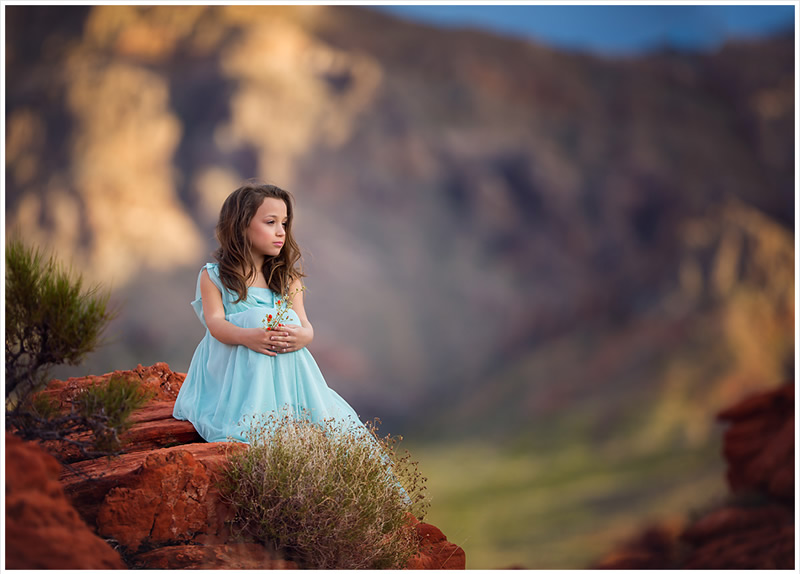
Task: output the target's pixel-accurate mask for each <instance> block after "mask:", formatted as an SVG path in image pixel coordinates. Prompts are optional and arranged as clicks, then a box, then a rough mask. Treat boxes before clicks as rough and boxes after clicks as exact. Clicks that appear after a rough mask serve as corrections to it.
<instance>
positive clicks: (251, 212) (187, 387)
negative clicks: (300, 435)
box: [173, 183, 361, 442]
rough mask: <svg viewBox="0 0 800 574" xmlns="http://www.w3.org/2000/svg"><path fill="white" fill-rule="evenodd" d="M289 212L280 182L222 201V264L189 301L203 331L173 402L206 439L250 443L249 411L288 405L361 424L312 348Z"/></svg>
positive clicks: (201, 280) (206, 271)
mask: <svg viewBox="0 0 800 574" xmlns="http://www.w3.org/2000/svg"><path fill="white" fill-rule="evenodd" d="M292 219H293V212H292V199H291V196H290V195H289V193H288V192H286V191H284V190H282V189H280V188H278V187H275V186H274V185H258V184H251V183H248V184H245V185H244V186H242V187H240V188H239V189H237V190H236V191H234V192H233V193H232V194H231V195H230V196H228V198H227V199H226V200H225V203H224V204H223V205H222V210H221V211H220V216H219V222H218V223H217V228H216V235H217V240H218V241H219V243H220V246H219V249H217V250H216V252H215V253H214V257H215V258H216V260H217V262H216V263H207V264H206V265H205V267H204V268H203V269H202V270H201V271H200V275H199V276H198V278H197V289H196V294H195V300H194V301H193V302H192V307H194V310H195V312H196V313H197V316H198V317H199V318H200V321H201V322H202V323H203V325H205V326H206V328H207V330H206V334H205V337H204V338H203V340H202V341H200V344H199V345H198V347H197V350H196V351H195V353H194V356H193V357H192V362H191V364H190V366H189V372H188V373H187V375H186V380H185V381H184V383H183V386H182V387H181V390H180V392H179V393H178V398H177V400H176V401H175V408H174V410H173V416H174V417H175V418H177V419H180V420H188V421H190V422H191V423H192V424H193V425H194V427H195V429H197V432H198V433H199V434H200V436H202V437H203V438H204V439H205V440H206V441H208V442H219V441H230V440H235V441H242V442H247V437H246V432H247V428H246V427H245V426H243V425H242V424H241V423H242V422H243V420H244V419H245V418H250V416H251V415H253V416H259V415H263V414H265V413H267V414H269V413H279V412H283V411H284V410H285V409H289V410H290V411H292V412H293V413H294V414H295V415H296V416H298V417H299V416H308V415H309V414H310V416H311V419H312V420H314V421H321V420H322V419H327V418H335V419H337V420H345V421H347V420H349V421H350V422H351V423H352V424H354V425H359V426H360V425H361V423H360V421H359V419H358V415H357V414H356V413H355V411H354V410H353V409H352V408H351V407H350V405H348V404H347V402H345V400H344V399H342V398H341V397H340V396H339V395H338V394H336V392H334V391H333V390H332V389H330V388H329V387H328V385H327V384H326V383H325V379H324V378H323V376H322V373H321V372H320V370H319V368H318V367H317V363H316V362H315V361H314V358H313V357H312V356H311V353H309V352H308V349H306V345H308V344H309V343H310V342H311V341H312V339H313V338H314V328H313V327H312V326H311V323H310V322H309V320H308V317H306V312H305V309H304V308H303V293H302V284H301V282H300V279H301V278H302V277H303V276H304V274H303V273H302V272H301V271H300V270H299V269H298V267H297V264H298V261H299V259H300V251H299V248H298V246H297V244H296V243H295V241H294V238H293V237H292ZM289 305H291V307H292V308H291V309H289V311H288V313H287V315H286V319H285V320H283V321H282V322H281V326H276V327H275V328H273V330H267V329H265V326H264V320H265V317H268V316H269V315H273V316H277V311H278V309H279V308H280V307H281V306H283V307H284V308H285V307H287V306H289Z"/></svg>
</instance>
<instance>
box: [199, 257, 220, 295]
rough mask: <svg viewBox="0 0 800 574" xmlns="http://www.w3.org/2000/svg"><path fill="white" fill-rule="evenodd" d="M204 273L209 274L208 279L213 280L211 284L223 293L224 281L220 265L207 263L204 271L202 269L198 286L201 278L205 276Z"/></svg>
mask: <svg viewBox="0 0 800 574" xmlns="http://www.w3.org/2000/svg"><path fill="white" fill-rule="evenodd" d="M203 271H206V272H208V278H209V279H211V282H212V283H214V285H216V286H217V288H218V289H219V290H220V291H221V290H222V280H221V279H220V277H219V263H206V264H205V265H203V267H202V269H200V274H199V275H198V277H197V284H198V285H199V284H200V278H201V277H202V276H203Z"/></svg>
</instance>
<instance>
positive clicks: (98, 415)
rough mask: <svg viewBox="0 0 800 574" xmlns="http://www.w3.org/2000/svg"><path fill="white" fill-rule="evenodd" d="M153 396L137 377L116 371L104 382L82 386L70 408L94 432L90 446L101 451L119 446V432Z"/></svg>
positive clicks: (116, 449) (115, 450)
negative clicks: (118, 373) (131, 378)
mask: <svg viewBox="0 0 800 574" xmlns="http://www.w3.org/2000/svg"><path fill="white" fill-rule="evenodd" d="M152 397H153V393H152V392H150V391H148V390H147V389H145V388H143V387H142V386H141V385H140V384H139V382H138V381H135V380H130V379H126V378H125V377H121V376H118V375H115V376H112V377H111V378H110V379H109V381H108V382H107V383H106V384H103V385H94V386H91V387H88V388H86V389H84V390H82V391H81V392H80V393H78V395H77V396H76V397H75V398H74V399H73V403H72V404H73V409H74V410H75V411H76V412H77V414H78V415H79V416H81V417H83V419H84V420H86V421H93V422H92V423H91V424H90V426H91V430H92V433H93V435H94V445H93V447H94V448H95V449H97V450H99V451H103V452H117V451H119V450H121V449H122V443H121V441H120V439H119V435H120V434H122V433H123V432H125V431H126V430H128V429H129V428H130V426H131V422H130V415H131V414H132V413H133V412H134V411H136V410H137V409H139V408H141V407H142V406H144V404H145V403H146V402H147V401H149V400H150V399H151V398H152Z"/></svg>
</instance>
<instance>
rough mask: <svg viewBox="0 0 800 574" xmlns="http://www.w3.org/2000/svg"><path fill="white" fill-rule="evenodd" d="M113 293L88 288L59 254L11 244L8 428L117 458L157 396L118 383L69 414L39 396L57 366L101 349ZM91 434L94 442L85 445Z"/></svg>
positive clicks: (95, 391)
mask: <svg viewBox="0 0 800 574" xmlns="http://www.w3.org/2000/svg"><path fill="white" fill-rule="evenodd" d="M108 299H109V293H108V292H103V293H101V292H100V290H99V287H93V288H90V289H87V290H84V289H83V280H82V278H81V276H80V275H77V276H73V275H72V273H71V272H70V271H69V270H66V269H64V268H63V267H62V266H61V265H59V264H58V262H57V261H56V259H55V257H54V256H53V255H49V256H45V255H43V254H42V253H41V252H40V251H39V249H38V248H36V249H32V248H29V247H26V246H25V245H24V244H23V243H22V241H21V240H19V239H18V238H14V239H12V240H10V241H9V242H8V243H7V245H6V428H10V429H12V430H13V431H14V432H15V433H17V434H19V435H20V436H22V437H23V438H25V439H34V440H42V441H65V442H66V443H68V444H69V445H71V446H72V447H73V448H77V449H78V450H79V451H80V453H81V454H82V455H83V456H84V457H86V458H93V457H98V456H103V455H107V454H115V453H117V452H118V451H119V450H120V449H121V446H122V444H121V442H120V439H119V435H120V433H121V432H123V431H125V430H126V429H127V428H128V427H129V426H130V423H129V421H128V417H129V415H130V414H131V412H133V411H134V410H136V409H138V408H139V407H141V406H142V405H143V404H144V403H146V402H147V401H148V400H149V399H150V398H151V394H152V393H150V392H148V391H146V390H144V389H142V388H141V387H140V386H139V384H138V383H137V382H135V381H129V380H126V379H124V378H121V377H112V379H111V380H110V381H108V382H107V383H106V384H105V385H100V386H96V387H90V388H88V389H85V390H84V391H82V392H81V393H79V394H78V395H77V396H76V397H75V398H74V399H73V400H72V401H71V404H70V405H69V408H67V409H66V410H65V408H64V405H60V404H58V401H53V400H52V399H50V398H48V397H45V396H42V395H41V394H37V391H39V390H41V389H42V388H43V387H44V386H45V385H46V384H47V381H48V377H49V374H50V369H51V368H52V367H53V366H54V365H58V364H63V363H68V364H70V365H77V364H78V363H80V361H81V360H82V359H83V358H84V357H85V356H86V355H87V354H88V353H90V352H91V351H93V350H94V349H95V348H97V346H98V345H100V344H101V339H100V337H101V335H102V333H103V331H104V329H105V328H106V326H107V325H108V323H109V321H111V319H113V317H114V316H115V315H116V311H115V310H112V309H110V308H109V306H108ZM87 431H89V432H90V435H91V437H92V438H90V439H88V440H87V439H85V438H81V437H84V436H85V434H86V432H87Z"/></svg>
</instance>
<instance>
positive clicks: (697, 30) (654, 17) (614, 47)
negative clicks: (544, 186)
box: [373, 2, 796, 56]
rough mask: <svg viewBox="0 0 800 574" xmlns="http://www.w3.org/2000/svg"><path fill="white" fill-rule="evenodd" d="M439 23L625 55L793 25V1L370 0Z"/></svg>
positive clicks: (709, 43) (710, 45)
mask: <svg viewBox="0 0 800 574" xmlns="http://www.w3.org/2000/svg"><path fill="white" fill-rule="evenodd" d="M373 8H375V9H377V10H385V11H388V12H391V13H393V14H395V15H398V16H402V17H403V18H407V19H411V20H419V21H423V22H426V23H428V24H434V25H440V26H448V27H450V26H472V27H479V28H485V29H488V30H492V31H494V32H499V33H501V34H505V35H511V36H518V37H523V38H528V39H533V40H535V41H538V42H541V43H545V44H549V45H551V46H555V47H560V48H566V49H573V50H584V51H590V52H595V53H601V54H606V55H612V56H613V55H630V54H636V53H640V52H642V51H645V50H648V49H652V48H656V47H659V46H663V45H665V44H666V45H670V46H673V47H676V48H679V49H691V50H713V49H715V48H717V47H718V46H719V45H721V44H722V43H723V42H724V41H725V40H726V39H728V38H733V37H759V36H764V35H769V34H772V33H775V32H776V31H779V30H785V29H787V28H788V29H791V28H793V27H794V11H795V9H796V6H795V5H792V4H784V5H763V4H758V3H755V2H754V3H753V4H751V5H744V4H738V5H733V4H729V5H724V4H720V3H717V4H707V5H677V4H673V5H654V4H650V5H648V4H644V5H601V4H598V3H594V4H590V5H583V6H581V5H575V4H564V5H560V6H547V5H541V4H539V5H537V4H532V5H527V6H520V5H516V6H499V5H493V6H480V5H447V6H432V5H427V6H426V5H421V4H413V5H405V6H373Z"/></svg>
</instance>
